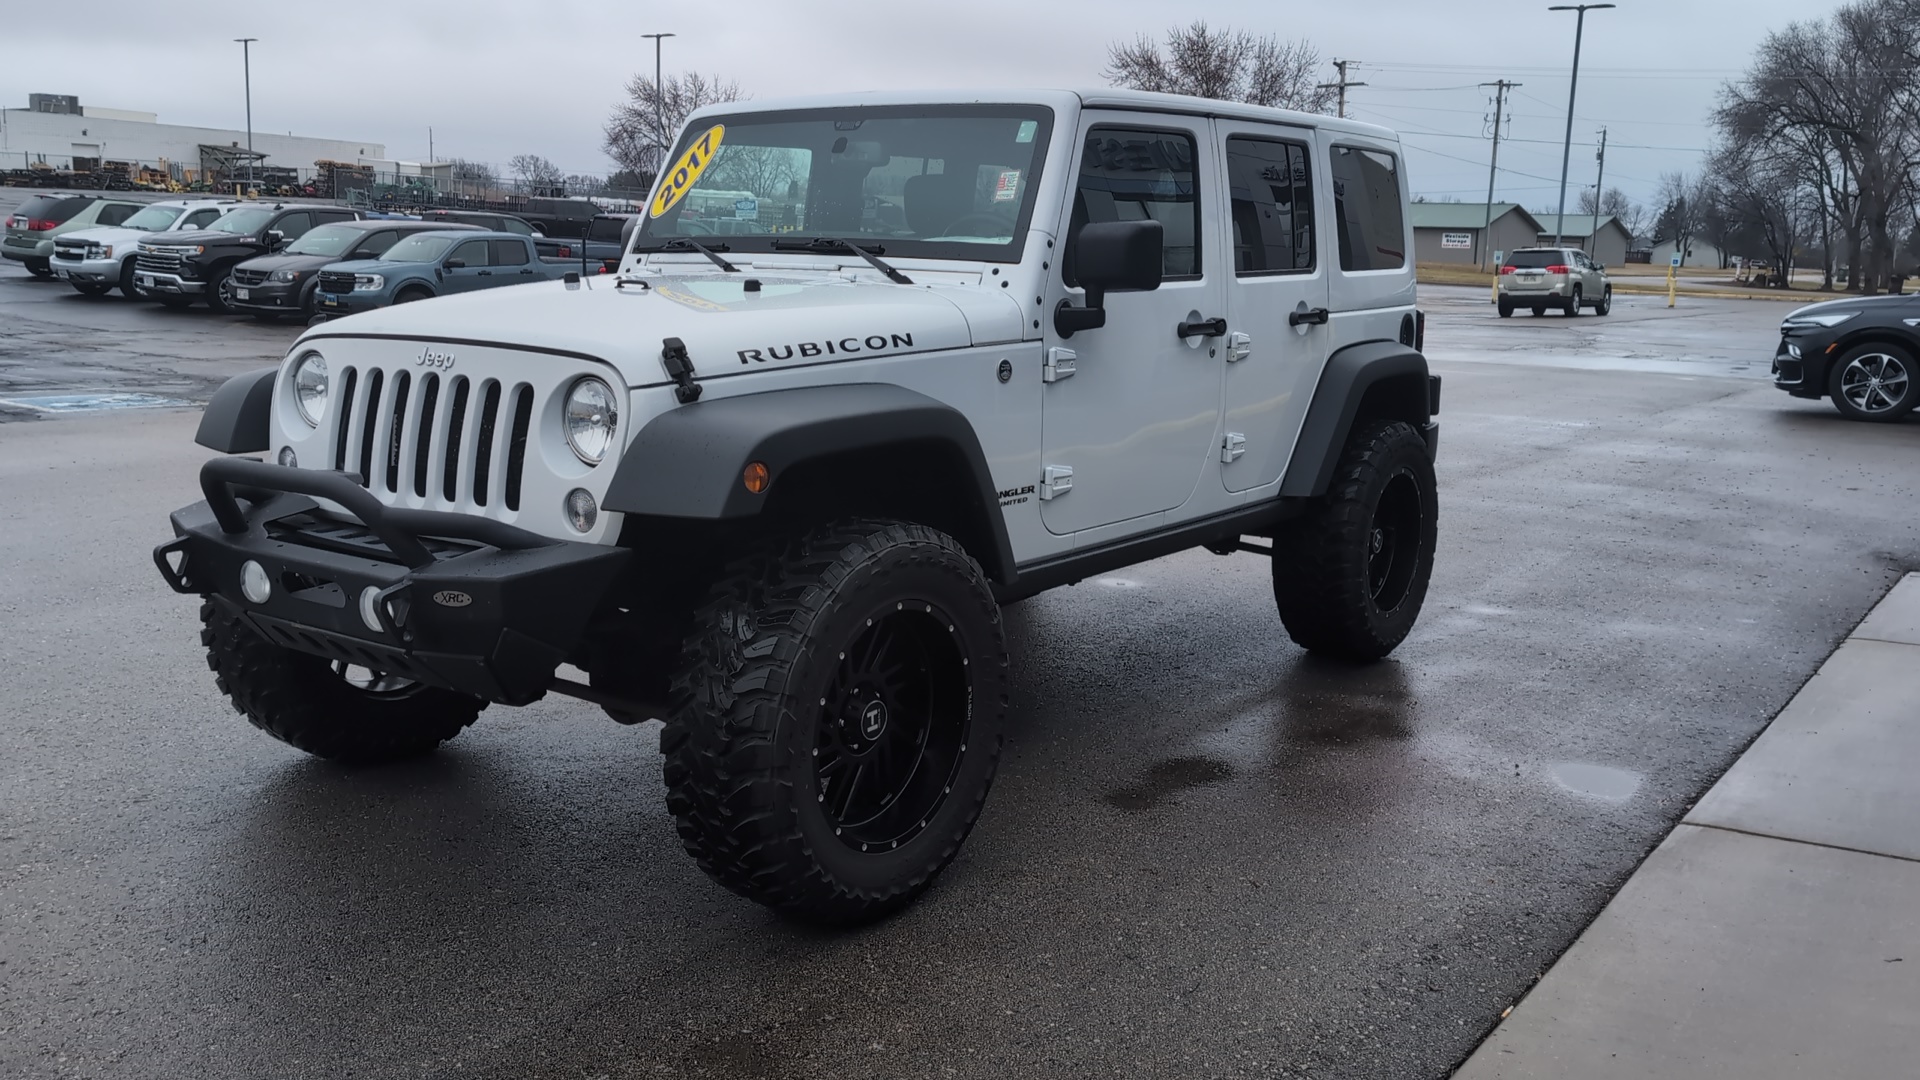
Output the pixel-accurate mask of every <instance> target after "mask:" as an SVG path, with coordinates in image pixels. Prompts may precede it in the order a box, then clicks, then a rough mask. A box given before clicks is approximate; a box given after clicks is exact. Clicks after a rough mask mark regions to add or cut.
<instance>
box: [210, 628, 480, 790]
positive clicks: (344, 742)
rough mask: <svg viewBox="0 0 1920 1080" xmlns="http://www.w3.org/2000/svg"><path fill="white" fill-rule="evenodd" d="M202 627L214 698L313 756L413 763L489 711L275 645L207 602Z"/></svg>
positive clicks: (468, 700)
mask: <svg viewBox="0 0 1920 1080" xmlns="http://www.w3.org/2000/svg"><path fill="white" fill-rule="evenodd" d="M200 622H201V627H202V629H201V631H200V644H202V645H204V646H206V648H207V665H208V666H209V667H211V668H213V672H214V676H215V678H216V680H217V682H218V683H219V686H220V692H221V693H223V694H226V695H227V697H228V698H230V699H232V701H233V707H234V708H235V709H238V710H239V711H240V712H241V713H242V714H243V715H245V716H246V718H247V721H248V722H249V723H251V724H252V725H253V726H254V727H257V728H259V729H260V730H261V731H264V732H266V733H267V734H269V735H271V736H273V737H274V738H276V739H279V740H280V741H281V742H283V743H286V744H287V745H288V746H292V747H294V748H296V749H300V750H305V751H306V752H307V753H309V754H312V755H314V756H315V757H322V758H333V759H337V760H341V761H352V762H375V761H392V760H396V759H399V758H409V757H416V756H418V755H420V754H424V753H427V752H428V751H430V750H432V749H434V748H435V747H437V746H439V745H440V744H441V743H443V742H446V741H447V740H448V739H451V738H453V737H454V736H455V735H458V734H460V732H461V731H462V730H464V729H465V728H466V726H467V725H468V724H471V723H473V722H474V720H475V719H477V718H478V717H479V715H480V710H482V709H485V708H486V707H487V703H486V702H485V701H483V700H482V699H480V698H476V697H469V696H467V695H465V694H456V693H454V692H453V691H451V690H441V689H438V688H436V687H431V686H423V685H421V684H419V683H416V682H413V681H411V680H408V679H403V678H399V677H396V676H392V675H387V674H384V673H381V672H377V671H369V670H366V669H363V668H354V667H348V666H346V665H343V664H337V663H335V662H334V661H330V660H327V659H326V658H324V657H319V656H310V655H308V654H306V653H302V652H295V651H293V650H292V649H288V648H284V647H282V646H279V645H275V644H274V643H272V642H270V641H268V640H267V639H265V638H263V637H261V636H260V635H259V634H256V633H254V631H253V628H252V627H250V626H248V625H247V623H246V621H245V620H244V619H242V618H241V617H240V616H239V615H237V614H234V613H233V612H232V611H230V610H226V609H224V608H223V607H222V606H221V605H220V604H218V603H215V602H214V601H211V600H209V601H207V602H206V603H204V604H202V605H201V607H200Z"/></svg>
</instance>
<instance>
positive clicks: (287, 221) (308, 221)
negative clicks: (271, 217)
mask: <svg viewBox="0 0 1920 1080" xmlns="http://www.w3.org/2000/svg"><path fill="white" fill-rule="evenodd" d="M273 227H274V228H276V229H278V230H280V237H281V239H283V240H298V239H300V237H302V236H304V235H306V231H307V230H308V229H311V228H313V215H311V214H309V213H307V212H306V211H304V210H302V211H300V212H298V213H293V214H288V215H286V216H284V217H282V218H281V219H280V220H279V221H276V222H274V223H273Z"/></svg>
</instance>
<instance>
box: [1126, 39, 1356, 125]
mask: <svg viewBox="0 0 1920 1080" xmlns="http://www.w3.org/2000/svg"><path fill="white" fill-rule="evenodd" d="M1107 61H1108V62H1107V70H1106V72H1105V74H1106V78H1107V81H1108V82H1110V83H1112V84H1113V85H1115V86H1124V87H1127V88H1129V89H1133V90H1153V91H1158V92H1160V93H1166V94H1190V95H1192V96H1194V97H1204V98H1214V99H1216V100H1220V101H1244V102H1247V103H1248V104H1252V105H1268V106H1273V107H1275V108H1282V109H1297V110H1299V111H1301V112H1319V113H1323V112H1328V111H1330V109H1331V108H1332V106H1333V102H1334V96H1335V95H1334V91H1333V90H1332V89H1329V88H1323V87H1321V86H1319V85H1318V83H1319V79H1318V77H1317V75H1316V74H1315V73H1316V71H1317V70H1318V69H1319V67H1320V53H1319V50H1317V49H1315V48H1314V47H1313V46H1312V45H1311V44H1309V43H1308V42H1306V41H1305V40H1300V41H1282V40H1281V39H1280V38H1278V37H1276V36H1274V35H1272V34H1252V33H1248V32H1247V31H1244V30H1234V29H1231V28H1223V29H1220V30H1215V29H1213V28H1212V27H1210V26H1208V25H1207V24H1206V22H1205V21H1204V20H1195V21H1194V22H1193V23H1192V24H1191V25H1189V26H1187V27H1185V28H1181V27H1177V26H1176V27H1173V28H1171V29H1169V30H1168V31H1167V39H1166V44H1165V48H1164V51H1162V46H1161V45H1159V44H1157V43H1156V42H1154V40H1153V39H1152V38H1149V37H1147V36H1146V35H1144V34H1142V35H1141V36H1139V37H1138V38H1135V39H1134V40H1133V41H1131V42H1117V43H1115V44H1113V45H1109V46H1108V47H1107Z"/></svg>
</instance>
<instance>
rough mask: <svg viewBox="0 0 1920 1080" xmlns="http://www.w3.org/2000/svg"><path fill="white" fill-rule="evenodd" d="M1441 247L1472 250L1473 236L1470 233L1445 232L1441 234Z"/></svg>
mask: <svg viewBox="0 0 1920 1080" xmlns="http://www.w3.org/2000/svg"><path fill="white" fill-rule="evenodd" d="M1440 246H1441V247H1443V248H1470V247H1472V246H1473V234H1472V233H1470V232H1443V233H1441V234H1440Z"/></svg>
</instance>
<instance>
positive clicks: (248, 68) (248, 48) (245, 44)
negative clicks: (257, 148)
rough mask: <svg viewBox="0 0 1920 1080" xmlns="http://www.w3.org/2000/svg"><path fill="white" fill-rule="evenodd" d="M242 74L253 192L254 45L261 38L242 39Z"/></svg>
mask: <svg viewBox="0 0 1920 1080" xmlns="http://www.w3.org/2000/svg"><path fill="white" fill-rule="evenodd" d="M233 40H235V41H237V42H239V43H240V72H241V75H242V77H243V78H245V79H246V87H247V190H248V191H252V190H253V43H254V42H256V41H259V40H260V39H259V38H250V37H241V38H234V39H233Z"/></svg>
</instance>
